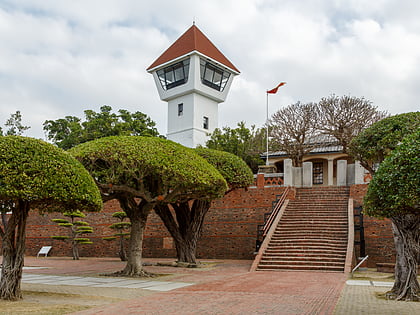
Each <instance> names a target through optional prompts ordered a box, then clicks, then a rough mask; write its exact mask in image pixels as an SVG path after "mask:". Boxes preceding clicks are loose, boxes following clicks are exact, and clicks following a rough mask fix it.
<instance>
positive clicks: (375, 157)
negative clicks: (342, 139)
mask: <svg viewBox="0 0 420 315" xmlns="http://www.w3.org/2000/svg"><path fill="white" fill-rule="evenodd" d="M419 127H420V112H412V113H405V114H399V115H395V116H390V117H387V118H384V119H382V120H380V121H378V122H376V123H374V124H373V125H372V126H370V127H369V128H367V129H365V130H363V131H362V132H361V133H360V134H359V135H358V136H357V137H356V138H354V139H353V140H352V142H351V143H350V147H349V153H350V155H352V156H353V157H354V158H355V159H356V160H358V161H360V164H361V165H362V166H363V167H364V168H365V169H367V170H368V171H369V173H371V174H372V175H373V174H375V165H377V164H379V163H381V162H382V161H383V160H384V159H385V158H386V157H387V156H388V154H389V153H391V151H392V150H394V149H395V148H396V147H397V146H398V144H399V143H400V142H401V140H402V139H403V138H404V137H406V136H407V135H409V134H410V133H413V132H415V131H416V130H417V129H418V128H419Z"/></svg>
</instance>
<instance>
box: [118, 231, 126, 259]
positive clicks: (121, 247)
mask: <svg viewBox="0 0 420 315" xmlns="http://www.w3.org/2000/svg"><path fill="white" fill-rule="evenodd" d="M118 255H119V257H120V259H121V261H127V253H126V252H125V247H124V236H120V251H119V252H118Z"/></svg>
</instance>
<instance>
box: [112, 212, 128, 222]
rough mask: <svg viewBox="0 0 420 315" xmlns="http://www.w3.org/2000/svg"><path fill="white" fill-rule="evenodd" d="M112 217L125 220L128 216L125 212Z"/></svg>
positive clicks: (114, 214)
mask: <svg viewBox="0 0 420 315" xmlns="http://www.w3.org/2000/svg"><path fill="white" fill-rule="evenodd" d="M112 217H113V218H118V219H120V220H123V219H125V218H126V217H127V214H126V213H125V212H124V211H117V212H114V213H113V214H112Z"/></svg>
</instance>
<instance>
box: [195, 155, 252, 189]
mask: <svg viewBox="0 0 420 315" xmlns="http://www.w3.org/2000/svg"><path fill="white" fill-rule="evenodd" d="M195 152H196V153H198V155H200V156H202V157H203V158H205V159H206V160H207V162H209V163H210V164H211V165H213V166H214V167H215V168H216V169H217V170H218V171H219V172H220V174H222V176H223V178H224V179H225V180H226V182H227V184H228V186H229V188H230V189H235V188H241V187H242V188H244V187H248V186H249V185H251V184H252V183H253V182H254V175H253V174H252V171H251V169H250V168H249V167H248V165H247V164H246V163H245V162H244V160H242V159H241V158H240V157H238V156H236V155H234V154H232V153H229V152H224V151H217V150H211V149H206V148H197V149H195Z"/></svg>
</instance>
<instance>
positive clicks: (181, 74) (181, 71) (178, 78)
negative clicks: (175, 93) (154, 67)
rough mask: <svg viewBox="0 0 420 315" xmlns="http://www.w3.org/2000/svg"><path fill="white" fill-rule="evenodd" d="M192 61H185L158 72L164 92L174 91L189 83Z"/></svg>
mask: <svg viewBox="0 0 420 315" xmlns="http://www.w3.org/2000/svg"><path fill="white" fill-rule="evenodd" d="M189 69H190V59H185V60H182V61H180V62H177V63H175V64H173V65H170V66H168V67H166V68H164V69H160V70H158V71H157V76H158V78H159V80H160V84H162V87H163V89H164V90H169V89H172V88H174V87H176V86H179V85H182V84H184V83H186V82H187V81H188V71H189Z"/></svg>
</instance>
